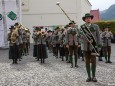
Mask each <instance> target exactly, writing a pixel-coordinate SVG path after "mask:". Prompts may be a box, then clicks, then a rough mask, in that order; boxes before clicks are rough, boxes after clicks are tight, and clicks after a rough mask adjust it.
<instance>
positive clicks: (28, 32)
mask: <svg viewBox="0 0 115 86" xmlns="http://www.w3.org/2000/svg"><path fill="white" fill-rule="evenodd" d="M25 32H26V39H27V42H26V51H27V54H28V55H29V48H30V35H31V33H30V31H29V29H28V28H26V29H25Z"/></svg>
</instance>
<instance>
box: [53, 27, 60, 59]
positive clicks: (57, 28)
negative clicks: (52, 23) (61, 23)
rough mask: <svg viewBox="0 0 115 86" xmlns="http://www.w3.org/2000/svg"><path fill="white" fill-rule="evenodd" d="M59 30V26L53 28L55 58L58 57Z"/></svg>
mask: <svg viewBox="0 0 115 86" xmlns="http://www.w3.org/2000/svg"><path fill="white" fill-rule="evenodd" d="M59 31H60V28H59V27H56V29H55V33H54V34H55V36H54V42H55V45H56V58H58V54H59V51H60V50H59V47H60V41H59V35H60V34H59Z"/></svg>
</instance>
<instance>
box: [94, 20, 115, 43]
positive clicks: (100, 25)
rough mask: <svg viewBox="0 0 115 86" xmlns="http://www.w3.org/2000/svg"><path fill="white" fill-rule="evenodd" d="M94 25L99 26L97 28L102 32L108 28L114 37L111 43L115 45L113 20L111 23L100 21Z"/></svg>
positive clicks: (114, 24) (114, 22) (114, 21)
mask: <svg viewBox="0 0 115 86" xmlns="http://www.w3.org/2000/svg"><path fill="white" fill-rule="evenodd" d="M95 23H96V24H97V25H99V27H100V29H101V30H102V31H103V30H104V28H106V27H108V28H109V29H110V31H111V32H112V33H113V35H114V38H113V39H112V42H113V43H115V20H113V21H100V22H95Z"/></svg>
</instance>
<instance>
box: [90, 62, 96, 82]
mask: <svg viewBox="0 0 115 86" xmlns="http://www.w3.org/2000/svg"><path fill="white" fill-rule="evenodd" d="M91 70H92V78H95V72H96V64H92V66H91ZM94 81H95V80H94Z"/></svg>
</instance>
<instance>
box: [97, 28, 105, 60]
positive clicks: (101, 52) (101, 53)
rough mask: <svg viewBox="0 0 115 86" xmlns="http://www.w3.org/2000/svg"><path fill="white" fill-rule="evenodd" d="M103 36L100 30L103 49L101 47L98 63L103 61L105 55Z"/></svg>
mask: <svg viewBox="0 0 115 86" xmlns="http://www.w3.org/2000/svg"><path fill="white" fill-rule="evenodd" d="M102 34H103V32H102V30H100V38H101V45H102V47H101V50H100V51H99V58H98V61H103V59H102V57H103V56H104V55H103V54H104V53H103V37H102Z"/></svg>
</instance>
